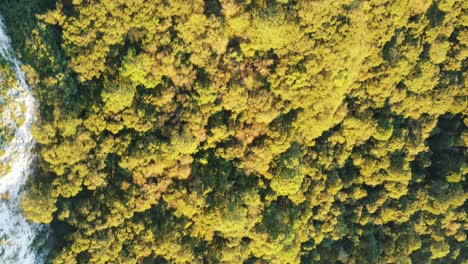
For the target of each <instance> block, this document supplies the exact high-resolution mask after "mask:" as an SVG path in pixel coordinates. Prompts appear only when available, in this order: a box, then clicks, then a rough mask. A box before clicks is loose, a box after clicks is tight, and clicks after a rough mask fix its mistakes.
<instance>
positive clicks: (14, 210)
mask: <svg viewBox="0 0 468 264" xmlns="http://www.w3.org/2000/svg"><path fill="white" fill-rule="evenodd" d="M13 54H14V53H13V49H12V48H11V41H10V38H9V37H8V36H7V35H6V34H5V27H4V25H3V22H2V19H1V17H0V57H1V59H2V60H3V61H6V62H7V63H8V64H9V66H10V67H11V68H12V70H13V71H14V72H15V74H16V80H18V82H17V85H16V86H15V87H10V88H9V90H8V91H7V93H6V94H7V95H6V97H7V98H0V103H5V102H7V106H6V108H5V109H4V111H3V113H0V118H1V120H2V122H0V126H5V127H6V126H8V128H9V130H10V131H12V133H13V134H12V135H13V137H12V138H11V140H6V141H5V142H0V147H1V148H2V150H3V151H0V155H1V156H0V168H2V167H3V168H6V167H8V169H6V170H5V169H4V170H0V173H2V175H0V263H8V264H9V263H18V264H29V263H44V256H43V253H39V250H38V247H39V246H40V245H41V244H42V243H41V242H40V241H45V237H44V234H47V232H45V229H46V227H45V226H42V225H37V224H34V223H31V222H28V221H27V220H26V219H25V218H24V216H23V214H22V212H21V209H20V207H19V195H20V194H21V192H22V189H23V188H22V187H23V186H24V184H25V183H26V179H27V177H28V175H30V173H31V166H32V162H33V160H34V154H33V148H34V144H35V142H34V139H33V137H32V135H31V125H32V124H33V123H34V119H35V115H36V110H37V104H36V102H35V100H34V97H33V96H32V93H31V88H30V87H29V86H28V85H27V83H26V80H25V76H24V72H23V71H22V70H21V63H20V62H19V61H18V59H17V58H16V57H15V56H14V55H13ZM1 81H2V80H1V78H0V82H1ZM1 87H2V86H0V88H1ZM1 94H2V93H0V95H1ZM18 120H21V122H18ZM0 129H1V127H0ZM0 131H1V130H0ZM1 140H2V139H1V138H0V141H1ZM2 153H3V154H2ZM38 234H42V235H39V236H38ZM41 236H42V237H41Z"/></svg>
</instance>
